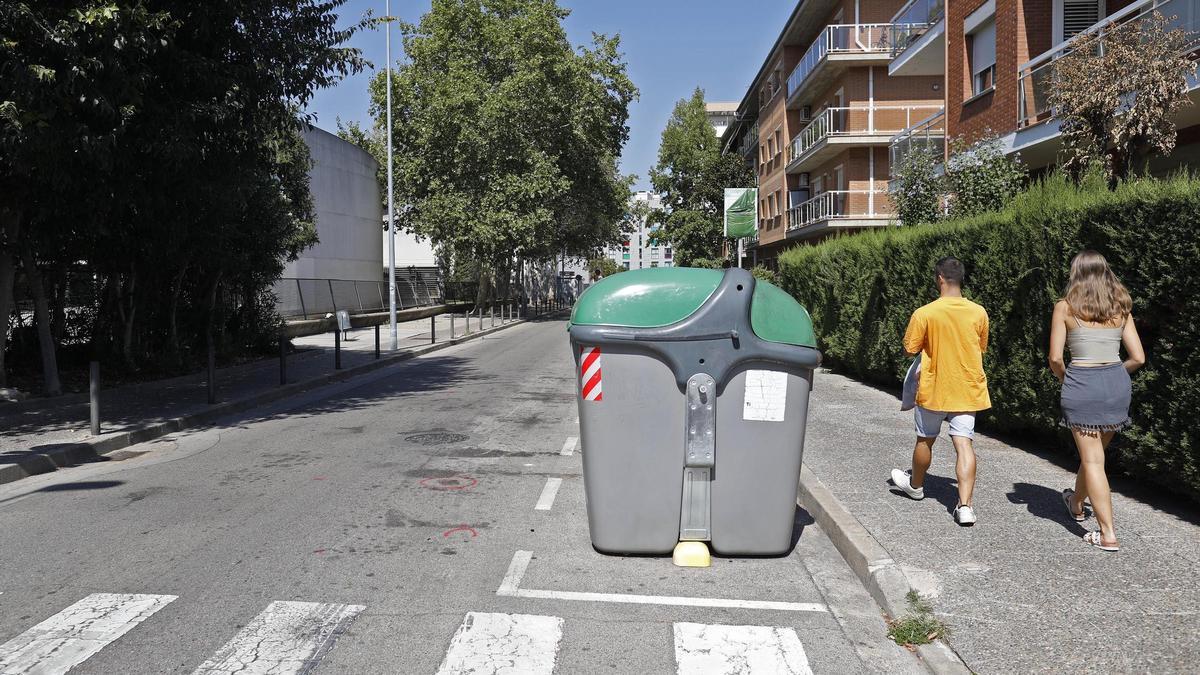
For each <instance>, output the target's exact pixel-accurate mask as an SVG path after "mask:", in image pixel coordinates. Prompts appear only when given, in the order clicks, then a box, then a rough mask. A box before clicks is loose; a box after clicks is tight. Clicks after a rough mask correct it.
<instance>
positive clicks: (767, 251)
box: [723, 0, 944, 266]
mask: <svg viewBox="0 0 1200 675" xmlns="http://www.w3.org/2000/svg"><path fill="white" fill-rule="evenodd" d="M904 4H905V3H904V2H903V0H801V2H799V3H798V4H797V6H796V9H795V10H794V11H793V12H792V15H791V17H790V18H789V20H788V22H787V24H786V25H785V26H784V27H783V30H782V32H781V33H780V35H779V37H778V39H777V40H776V42H775V44H774V46H773V47H772V48H771V50H770V52H769V54H768V56H767V58H766V60H765V61H764V63H763V65H762V67H761V68H760V70H759V72H758V75H757V76H756V77H755V79H754V81H753V82H752V83H751V86H750V87H749V89H748V90H747V92H746V95H745V97H744V98H743V100H742V102H741V104H740V105H739V108H738V117H737V120H736V121H735V122H734V123H733V124H732V125H731V126H730V127H729V129H728V130H727V131H726V133H725V135H724V138H723V140H724V143H725V151H726V152H738V153H741V154H742V155H743V156H745V157H746V159H747V162H749V163H750V164H751V166H753V167H754V169H755V172H756V176H757V179H758V190H759V216H760V218H759V223H758V225H759V227H758V232H757V239H756V241H754V242H753V243H752V244H751V245H750V246H749V247H748V250H747V254H748V257H749V259H748V260H747V262H748V263H751V264H753V263H759V264H765V265H768V266H772V265H774V262H775V259H776V258H777V257H778V254H779V252H780V251H781V250H783V249H785V248H787V247H788V246H792V245H795V244H796V243H798V242H811V241H818V240H820V239H823V238H825V237H828V236H830V235H831V234H835V233H838V232H845V231H852V230H856V229H862V228H871V227H880V226H886V225H887V224H889V222H890V221H891V206H890V203H889V201H888V196H887V179H888V174H889V161H890V160H889V153H888V146H889V144H890V142H891V140H892V138H893V137H894V136H896V135H897V134H899V133H901V132H903V131H905V130H907V129H910V128H913V127H914V126H916V125H917V124H918V123H920V122H922V121H924V120H925V119H927V118H929V117H931V116H934V115H936V114H937V113H939V112H941V110H942V106H943V93H944V92H943V77H942V75H941V73H940V71H937V72H934V73H932V74H929V75H918V76H904V77H901V76H891V75H889V74H888V66H889V63H890V62H891V60H892V56H893V53H894V52H895V51H896V50H897V48H898V46H899V45H900V44H902V43H904V41H905V40H906V39H907V38H908V35H909V34H910V33H911V32H913V31H914V30H918V29H919V30H925V29H927V28H928V26H926V25H924V24H921V25H919V26H915V27H914V26H901V25H897V24H896V23H895V22H894V21H893V16H895V15H896V13H897V11H898V10H900V9H901V7H902V6H903V5H904Z"/></svg>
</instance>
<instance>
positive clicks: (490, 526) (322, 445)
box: [0, 321, 919, 673]
mask: <svg viewBox="0 0 1200 675" xmlns="http://www.w3.org/2000/svg"><path fill="white" fill-rule="evenodd" d="M574 377H575V375H574V371H573V365H572V361H571V357H570V353H569V347H568V343H567V339H566V335H565V330H564V324H563V323H562V322H561V321H552V322H544V323H533V324H529V325H525V326H519V327H516V328H513V329H510V330H508V331H504V332H502V333H499V334H497V335H495V336H490V337H487V338H485V339H482V340H477V341H474V342H470V343H466V344H464V345H460V346H457V347H453V348H451V349H448V350H445V351H441V352H438V353H436V354H431V355H429V356H427V357H423V358H420V359H415V360H413V361H409V362H405V363H403V364H399V365H397V366H394V367H391V368H387V369H384V370H381V371H378V372H377V373H374V374H372V375H370V376H366V377H363V378H359V379H357V380H354V381H352V382H348V383H342V384H339V385H334V386H331V387H326V388H323V389H320V390H317V391H314V392H310V393H308V394H305V395H302V396H298V397H295V398H293V399H289V400H286V401H283V402H281V403H279V404H277V405H275V406H272V407H269V408H264V409H260V410H257V411H254V412H253V413H248V414H243V415H240V416H237V417H236V418H230V419H227V420H224V421H223V422H222V423H220V424H218V425H217V426H215V427H213V428H209V429H205V430H199V431H195V432H190V433H185V434H177V435H175V436H171V437H167V438H164V439H160V440H158V441H155V442H151V443H147V444H144V445H141V446H135V447H132V448H130V449H129V451H128V452H127V453H125V455H124V459H121V460H119V461H114V462H106V463H97V464H91V465H87V466H84V467H78V468H73V469H67V470H64V471H59V472H57V473H54V474H49V475H44V476H38V477H34V478H30V479H26V480H24V481H20V482H17V483H13V484H10V485H6V486H4V487H3V488H0V533H2V536H0V673H9V672H19V673H24V672H63V671H64V670H65V669H66V668H68V667H72V666H73V667H74V670H72V672H80V673H168V672H170V673H175V672H184V673H189V672H205V673H227V672H307V671H309V670H315V672H330V673H434V672H439V669H441V672H481V673H490V672H511V673H537V672H550V671H551V669H553V670H554V672H559V673H591V672H606V673H669V672H676V671H677V670H678V672H764V673H768V672H769V673H776V672H809V671H808V670H806V669H811V671H813V672H818V673H858V672H919V665H918V662H917V661H916V660H915V658H914V657H913V656H911V655H910V654H909V653H908V652H906V651H904V650H903V649H901V648H899V647H897V646H895V645H894V644H892V643H890V642H889V641H888V640H887V638H886V636H885V631H886V628H885V625H884V623H883V620H882V618H881V616H880V613H879V610H878V608H877V607H876V606H875V604H874V603H873V602H872V601H871V599H870V597H869V596H868V595H867V594H866V592H865V591H864V590H863V588H862V587H861V586H860V585H859V584H858V582H857V580H856V579H855V577H854V575H853V573H852V572H851V571H850V569H849V568H848V567H847V566H846V564H845V562H844V561H843V560H842V559H841V558H840V557H839V556H838V554H837V552H836V551H835V550H834V548H833V546H832V544H831V543H830V542H829V540H828V539H827V538H826V536H825V535H824V534H823V533H822V532H821V531H820V529H819V528H818V527H816V526H815V525H813V524H811V519H809V518H808V517H807V514H805V513H804V512H802V511H798V512H797V518H796V522H797V534H798V544H797V546H796V548H795V550H794V551H793V552H792V553H791V554H790V555H787V556H784V557H777V558H755V559H722V558H717V559H714V561H713V566H712V567H711V568H708V569H681V568H676V567H674V566H673V565H672V564H671V561H670V560H669V559H666V558H656V557H614V556H605V555H601V554H599V553H596V552H595V551H594V550H593V549H592V548H591V546H590V543H589V540H588V533H587V518H586V514H585V508H584V494H583V482H582V480H581V470H582V465H581V457H580V451H583V452H586V448H584V449H580V448H578V446H577V444H576V443H575V441H574V439H575V437H577V436H578V428H577V423H576V419H577V413H576V401H575V384H574ZM833 450H834V449H833V448H822V447H809V448H807V450H806V452H807V453H809V454H813V453H821V452H826V451H833ZM712 605H716V606H712Z"/></svg>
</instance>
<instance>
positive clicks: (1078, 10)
mask: <svg viewBox="0 0 1200 675" xmlns="http://www.w3.org/2000/svg"><path fill="white" fill-rule="evenodd" d="M1062 4H1063V34H1062V39H1063V40H1064V41H1066V40H1070V39H1071V38H1072V37H1074V36H1075V35H1078V34H1079V33H1082V32H1083V31H1085V30H1087V29H1089V28H1091V27H1092V26H1094V25H1096V24H1097V23H1098V22H1099V21H1100V3H1099V2H1097V0H1062Z"/></svg>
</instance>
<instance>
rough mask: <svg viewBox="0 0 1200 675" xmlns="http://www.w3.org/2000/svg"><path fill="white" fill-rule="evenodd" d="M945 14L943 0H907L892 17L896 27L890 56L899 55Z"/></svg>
mask: <svg viewBox="0 0 1200 675" xmlns="http://www.w3.org/2000/svg"><path fill="white" fill-rule="evenodd" d="M945 16H946V2H945V0H908V4H906V5H904V7H901V8H900V11H899V12H896V16H894V17H892V24H893V25H894V26H895V27H896V30H895V33H894V37H893V40H892V56H893V57H895V56H899V54H900V52H902V51H904V50H905V49H908V47H909V46H910V45H911V44H912V43H914V42H916V41H917V40H919V39H920V38H921V36H922V35H924V34H925V33H926V31H928V30H929V29H930V28H932V27H933V26H935V25H937V22H939V21H941V20H942V19H943V18H944V17H945Z"/></svg>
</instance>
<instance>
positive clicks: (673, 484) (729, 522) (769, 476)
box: [569, 268, 821, 555]
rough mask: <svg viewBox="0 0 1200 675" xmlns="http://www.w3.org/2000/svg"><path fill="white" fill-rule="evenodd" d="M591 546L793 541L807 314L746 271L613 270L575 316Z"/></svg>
mask: <svg viewBox="0 0 1200 675" xmlns="http://www.w3.org/2000/svg"><path fill="white" fill-rule="evenodd" d="M569 332H570V336H571V346H572V350H573V352H574V355H575V363H576V368H577V374H578V376H579V377H578V378H577V381H578V385H577V386H578V394H579V425H580V438H581V441H582V447H583V477H584V490H585V493H586V495H587V512H588V526H589V530H590V532H591V538H592V545H593V546H594V547H595V548H596V549H597V550H598V551H601V552H604V553H652V554H666V553H670V552H671V551H672V550H673V549H674V547H675V545H676V544H677V543H678V542H680V541H706V542H708V543H709V546H710V547H711V548H712V549H713V550H714V551H715V552H717V553H720V554H724V555H779V554H783V553H786V552H787V551H789V550H790V549H791V545H792V538H791V537H792V528H793V523H794V520H795V512H796V490H797V485H798V482H799V478H800V461H801V456H802V452H803V447H804V431H805V425H806V422H807V417H808V394H809V391H810V390H811V388H812V378H813V372H814V371H815V369H816V367H817V366H818V365H819V364H820V361H821V355H820V352H818V351H817V349H816V340H815V339H814V336H813V329H812V320H811V319H810V317H809V315H808V312H807V311H805V309H804V308H803V307H802V306H801V305H800V304H799V303H798V302H796V301H795V300H794V299H793V298H792V297H791V296H790V295H788V294H787V293H785V292H784V291H783V290H781V289H779V288H778V287H776V286H774V285H772V284H770V283H767V282H764V281H757V280H756V279H754V277H753V276H751V275H750V273H749V272H747V271H745V270H742V269H729V270H724V271H722V270H708V269H694V268H655V269H646V270H634V271H629V272H622V273H620V274H615V275H613V276H611V277H607V278H605V279H603V280H601V281H600V282H598V283H596V284H595V285H593V286H592V287H590V288H589V289H588V290H587V291H585V292H584V293H583V295H582V296H580V298H579V301H578V302H577V303H576V305H575V309H574V311H573V313H572V315H571V323H570V328H569Z"/></svg>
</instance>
